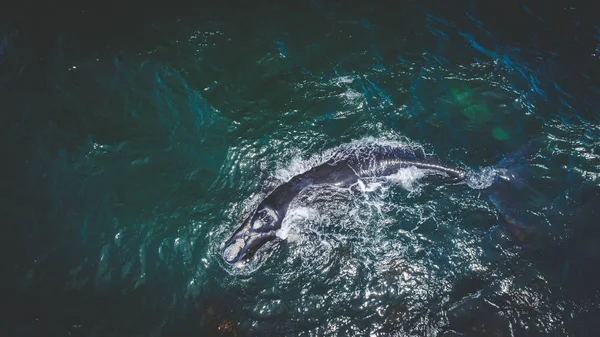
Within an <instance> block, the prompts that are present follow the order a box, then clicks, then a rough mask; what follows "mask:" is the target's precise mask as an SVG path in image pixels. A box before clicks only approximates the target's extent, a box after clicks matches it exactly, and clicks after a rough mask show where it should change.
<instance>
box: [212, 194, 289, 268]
mask: <svg viewBox="0 0 600 337" xmlns="http://www.w3.org/2000/svg"><path fill="white" fill-rule="evenodd" d="M281 220H282V219H281V217H280V215H279V213H278V212H277V210H275V209H274V208H273V207H271V206H269V205H266V204H261V205H259V207H258V208H257V209H256V210H255V211H254V213H252V215H251V216H250V217H248V219H246V221H244V223H243V224H242V226H240V228H238V230H237V231H235V233H234V234H233V235H232V236H231V238H230V239H229V240H227V242H225V245H224V246H223V250H222V252H221V255H222V256H223V259H224V260H225V261H226V262H227V263H229V264H236V263H239V262H243V261H246V260H248V259H250V258H252V256H254V254H255V253H256V252H257V251H258V250H259V249H260V248H261V247H262V246H263V245H265V244H266V243H267V242H269V241H271V240H273V239H275V238H276V237H277V235H276V230H277V229H279V227H281Z"/></svg>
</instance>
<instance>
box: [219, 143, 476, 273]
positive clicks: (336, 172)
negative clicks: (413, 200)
mask: <svg viewBox="0 0 600 337" xmlns="http://www.w3.org/2000/svg"><path fill="white" fill-rule="evenodd" d="M406 168H416V169H419V170H422V172H423V173H424V175H425V176H437V177H439V178H440V179H438V181H439V182H440V183H443V184H456V183H460V182H462V181H463V180H465V178H466V173H465V172H464V171H462V170H459V169H457V168H452V167H448V166H445V165H442V164H440V163H438V162H437V161H436V160H434V159H433V158H431V157H430V156H426V155H425V154H424V153H423V152H422V151H416V150H412V149H410V148H408V147H399V146H392V145H376V146H365V147H362V148H358V149H354V150H353V151H340V152H339V153H336V154H334V155H333V156H332V157H331V158H330V159H328V160H326V161H325V162H323V163H321V164H320V165H317V166H315V167H312V168H310V169H309V170H307V171H305V172H303V173H301V174H298V175H296V176H294V177H292V178H291V179H290V180H289V181H287V182H285V183H283V184H281V185H279V186H278V187H277V188H275V189H274V190H273V191H272V192H271V193H270V194H268V195H267V197H266V198H265V199H264V200H262V201H261V202H260V203H259V204H258V206H257V207H256V208H255V209H254V210H253V211H252V212H251V214H250V215H249V216H248V217H247V218H246V220H245V221H244V222H243V223H242V224H241V226H240V227H239V228H238V229H237V230H236V231H235V232H234V233H233V235H232V236H231V237H230V238H229V239H228V240H227V241H226V242H225V243H224V245H223V247H222V251H221V255H222V258H223V260H224V261H225V262H226V263H228V264H230V265H237V264H243V263H245V262H246V261H248V260H249V259H251V258H252V257H253V256H254V255H255V254H256V252H257V251H259V250H260V248H261V247H263V246H264V245H265V244H266V243H268V242H271V241H273V240H276V239H277V238H278V237H277V231H278V230H279V229H281V224H282V222H283V219H284V218H285V216H286V213H287V211H288V208H289V206H290V203H291V202H292V200H293V199H294V198H295V197H296V196H297V195H298V194H300V193H301V192H302V191H303V190H305V189H307V188H309V187H320V186H327V185H330V186H337V187H349V186H352V185H353V184H356V183H359V182H360V181H362V179H368V178H378V177H387V176H392V175H394V174H396V173H398V172H399V171H400V170H401V169H406Z"/></svg>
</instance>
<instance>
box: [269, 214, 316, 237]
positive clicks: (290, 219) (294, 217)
mask: <svg viewBox="0 0 600 337" xmlns="http://www.w3.org/2000/svg"><path fill="white" fill-rule="evenodd" d="M317 216H318V212H317V211H316V210H315V209H313V208H308V207H294V208H291V209H290V210H289V211H288V213H287V214H286V216H285V218H284V219H283V222H282V223H281V228H280V229H278V230H277V231H276V232H275V234H276V235H277V237H278V238H280V239H282V240H287V239H291V241H295V240H296V239H297V238H296V236H295V234H296V231H295V229H296V228H297V227H298V226H297V224H298V223H299V222H303V221H306V220H307V219H310V218H315V217H317Z"/></svg>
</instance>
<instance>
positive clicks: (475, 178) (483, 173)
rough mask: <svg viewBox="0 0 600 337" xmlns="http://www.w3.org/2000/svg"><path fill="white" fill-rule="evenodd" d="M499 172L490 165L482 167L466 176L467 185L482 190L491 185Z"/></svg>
mask: <svg viewBox="0 0 600 337" xmlns="http://www.w3.org/2000/svg"><path fill="white" fill-rule="evenodd" d="M499 173H501V172H499V171H498V170H497V169H494V168H492V167H484V168H481V169H480V170H479V172H470V173H469V174H468V176H467V179H466V182H467V185H468V186H469V187H470V188H472V189H476V190H482V189H484V188H488V187H490V186H492V184H493V183H494V181H496V177H497V176H498V174H499Z"/></svg>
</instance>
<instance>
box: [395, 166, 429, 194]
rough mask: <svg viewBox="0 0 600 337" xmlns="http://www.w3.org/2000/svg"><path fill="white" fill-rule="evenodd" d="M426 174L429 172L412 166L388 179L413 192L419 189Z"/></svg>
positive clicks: (400, 170) (402, 169)
mask: <svg viewBox="0 0 600 337" xmlns="http://www.w3.org/2000/svg"><path fill="white" fill-rule="evenodd" d="M426 173H427V170H423V169H419V168H417V167H414V166H410V167H405V168H401V169H399V170H398V172H397V173H395V174H392V175H390V176H388V177H387V179H388V180H390V181H392V182H395V183H399V184H400V186H402V187H403V188H404V189H405V190H407V191H410V192H413V191H415V190H417V189H418V187H419V185H418V181H419V179H421V178H423V177H424V176H425V175H426Z"/></svg>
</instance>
